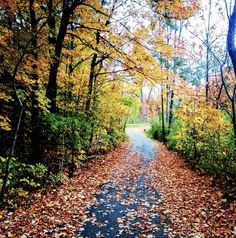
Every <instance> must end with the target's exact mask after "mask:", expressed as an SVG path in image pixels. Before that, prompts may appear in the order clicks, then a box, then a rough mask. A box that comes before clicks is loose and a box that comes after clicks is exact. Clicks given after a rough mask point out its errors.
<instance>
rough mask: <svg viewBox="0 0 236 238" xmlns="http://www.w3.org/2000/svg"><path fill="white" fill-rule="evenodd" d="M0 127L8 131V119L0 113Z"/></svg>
mask: <svg viewBox="0 0 236 238" xmlns="http://www.w3.org/2000/svg"><path fill="white" fill-rule="evenodd" d="M0 129H1V130H4V131H10V130H11V126H10V119H9V118H8V117H3V116H1V115H0Z"/></svg>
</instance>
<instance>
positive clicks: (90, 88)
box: [85, 53, 98, 115]
mask: <svg viewBox="0 0 236 238" xmlns="http://www.w3.org/2000/svg"><path fill="white" fill-rule="evenodd" d="M97 57H98V55H97V54H96V53H95V54H94V55H93V59H92V61H91V69H90V75H89V84H88V94H87V100H86V106H85V113H86V114H87V115H88V114H89V113H90V104H91V100H92V94H93V86H94V77H95V67H96V61H97Z"/></svg>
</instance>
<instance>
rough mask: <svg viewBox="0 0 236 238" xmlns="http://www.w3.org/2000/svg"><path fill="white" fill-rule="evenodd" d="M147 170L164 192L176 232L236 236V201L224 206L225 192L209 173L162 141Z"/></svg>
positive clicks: (166, 205)
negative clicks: (193, 167)
mask: <svg viewBox="0 0 236 238" xmlns="http://www.w3.org/2000/svg"><path fill="white" fill-rule="evenodd" d="M146 173H147V174H149V175H150V176H152V177H153V184H152V187H155V188H156V189H157V190H158V191H160V192H161V194H162V200H163V213H164V214H166V215H167V216H168V217H169V218H170V220H171V222H172V224H173V230H172V231H171V232H170V234H171V235H172V236H175V235H181V236H184V237H186V236H187V237H235V233H234V229H235V227H236V204H235V203H232V204H230V207H228V208H225V207H223V206H222V193H221V192H220V191H219V190H218V189H217V188H214V187H212V180H211V179H210V178H209V177H206V176H200V175H198V174H197V173H196V172H194V171H192V170H191V169H190V168H188V167H187V165H186V164H185V163H184V161H183V159H181V158H180V157H178V156H177V155H176V154H175V153H173V152H170V151H168V150H167V149H166V148H165V147H164V146H163V145H161V144H159V149H158V158H157V159H156V160H155V161H154V162H153V163H152V164H150V165H149V167H148V169H147V171H146Z"/></svg>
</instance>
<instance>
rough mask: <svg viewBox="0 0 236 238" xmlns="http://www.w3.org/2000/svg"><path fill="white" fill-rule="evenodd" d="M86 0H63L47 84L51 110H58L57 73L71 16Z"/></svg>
mask: <svg viewBox="0 0 236 238" xmlns="http://www.w3.org/2000/svg"><path fill="white" fill-rule="evenodd" d="M82 2H84V0H75V1H73V2H72V3H71V4H69V1H68V0H63V9H62V17H61V23H60V28H59V33H58V35H57V39H56V44H55V51H54V56H53V61H52V63H51V65H50V72H49V79H48V85H47V91H46V96H47V98H48V99H50V111H51V112H56V109H57V108H56V97H57V73H58V68H59V65H60V58H61V52H62V48H63V43H64V39H65V35H66V32H67V27H68V25H69V22H70V16H71V14H72V13H73V12H74V10H75V9H76V7H77V6H79V5H80V4H81V3H82Z"/></svg>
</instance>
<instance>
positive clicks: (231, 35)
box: [227, 0, 236, 146]
mask: <svg viewBox="0 0 236 238" xmlns="http://www.w3.org/2000/svg"><path fill="white" fill-rule="evenodd" d="M235 35H236V0H235V1H234V8H233V12H232V15H231V16H230V18H229V29H228V34H227V48H228V52H229V56H230V58H231V61H232V64H233V68H234V74H235V77H236V48H235ZM235 101H236V83H234V88H233V95H232V97H231V108H232V123H233V130H234V144H235V146H236V107H235V103H236V102H235Z"/></svg>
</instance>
